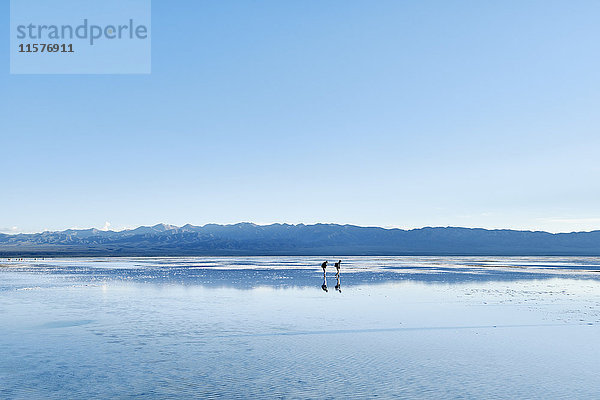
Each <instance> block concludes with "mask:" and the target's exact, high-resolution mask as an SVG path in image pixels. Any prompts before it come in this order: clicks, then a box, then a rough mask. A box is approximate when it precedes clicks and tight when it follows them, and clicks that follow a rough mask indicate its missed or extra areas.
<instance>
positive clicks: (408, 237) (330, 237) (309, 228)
mask: <svg viewBox="0 0 600 400" xmlns="http://www.w3.org/2000/svg"><path fill="white" fill-rule="evenodd" d="M191 255H207V256H225V255H228V256H233V255H331V256H338V255H339V256H342V255H600V231H592V232H572V233H555V234H553V233H548V232H540V231H516V230H507V229H501V230H488V229H481V228H458V227H433V228H432V227H427V228H420V229H410V230H404V229H384V228H379V227H361V226H354V225H337V224H315V225H304V224H299V225H288V224H272V225H256V224H252V223H239V224H233V225H217V224H208V225H204V226H193V225H189V224H188V225H184V226H181V227H177V226H173V225H166V224H158V225H154V226H141V227H139V228H137V229H131V230H124V231H118V232H115V231H104V230H98V229H84V230H74V229H69V230H65V231H60V232H42V233H33V234H18V235H9V234H0V257H19V256H22V257H29V256H37V257H42V256H47V257H51V256H191Z"/></svg>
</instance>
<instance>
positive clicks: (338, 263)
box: [334, 260, 342, 278]
mask: <svg viewBox="0 0 600 400" xmlns="http://www.w3.org/2000/svg"><path fill="white" fill-rule="evenodd" d="M334 265H335V269H336V273H335V276H336V277H337V278H339V277H340V267H341V266H342V260H339V261H338V262H336V263H335V264H334Z"/></svg>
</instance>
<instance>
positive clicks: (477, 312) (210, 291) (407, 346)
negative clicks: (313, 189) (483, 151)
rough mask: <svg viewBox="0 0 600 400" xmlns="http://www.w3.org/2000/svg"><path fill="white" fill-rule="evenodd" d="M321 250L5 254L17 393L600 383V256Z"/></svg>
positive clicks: (3, 379) (560, 388)
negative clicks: (338, 262) (219, 254)
mask: <svg viewBox="0 0 600 400" xmlns="http://www.w3.org/2000/svg"><path fill="white" fill-rule="evenodd" d="M322 259H323V257H241V258H197V257H196V258H135V259H131V258H127V259H109V258H108V259H107V258H104V259H53V260H24V261H20V260H19V261H15V260H10V261H7V260H0V354H2V357H0V398H3V399H4V398H6V399H13V398H15V399H17V398H56V399H59V398H60V399H62V398H133V397H136V398H137V397H142V398H161V399H162V398H182V397H183V398H256V397H261V398H263V397H268V398H373V397H381V398H390V397H401V398H407V397H408V398H411V397H412V398H473V397H476V398H598V397H600V386H599V383H600V363H599V362H598V359H599V356H600V344H599V343H598V338H599V337H600V336H599V335H600V329H599V327H600V272H599V271H600V259H599V258H586V257H574V258H569V257H514V258H513V257H486V258H482V257H378V258H369V259H367V258H361V257H353V258H345V259H344V263H343V264H342V277H341V290H342V291H341V292H338V291H336V290H335V289H334V286H335V283H336V280H335V276H334V272H333V268H328V277H327V283H328V290H329V291H328V292H324V291H323V290H321V284H322V283H323V276H322V271H321V269H320V268H319V265H320V262H321V261H322ZM331 261H334V260H333V259H332V260H331Z"/></svg>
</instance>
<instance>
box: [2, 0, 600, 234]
mask: <svg viewBox="0 0 600 400" xmlns="http://www.w3.org/2000/svg"><path fill="white" fill-rule="evenodd" d="M0 10H1V13H2V18H1V21H0V32H4V35H6V36H5V40H3V41H0V49H1V53H2V54H3V55H4V63H3V64H4V68H3V72H2V73H1V74H0V88H1V90H0V102H1V104H0V115H1V118H0V135H1V142H0V149H1V154H0V168H1V171H2V175H1V181H0V182H1V184H2V195H1V196H0V229H1V230H2V231H4V232H17V231H18V232H32V231H41V230H44V229H50V230H58V229H65V228H69V227H80V228H83V227H98V228H102V227H105V226H108V225H107V222H108V223H110V227H111V228H112V229H123V228H126V227H134V226H137V225H149V224H154V223H158V222H165V223H170V224H176V225H182V224H185V223H192V224H205V223H209V222H216V223H234V222H240V221H251V222H256V223H271V222H288V223H301V222H302V223H315V222H333V223H350V224H357V225H379V226H386V227H392V226H393V227H403V228H412V227H422V226H447V225H454V226H469V227H484V228H514V229H541V230H549V231H553V232H559V231H561V232H564V231H573V230H591V229H600V202H599V201H598V200H599V199H600V185H599V184H598V182H600V165H599V163H598V161H597V159H598V151H599V150H600V113H599V112H598V110H599V109H600V41H599V40H598V38H600V24H599V23H598V15H600V2H598V1H576V2H569V1H502V2H500V1H498V2H475V1H424V2H422V1H376V2H368V1H364V0H363V1H349V0H343V1H342V0H339V1H327V0H325V1H286V2H281V1H256V2H250V1H220V2H208V1H183V0H180V1H175V2H167V1H157V0H155V1H154V2H153V4H152V74H150V75H106V76H103V75H89V76H85V75H64V76H60V75H58V76H57V75H10V74H9V48H8V46H9V44H8V37H7V36H8V34H7V32H8V23H9V7H8V2H5V3H3V4H2V8H1V9H0Z"/></svg>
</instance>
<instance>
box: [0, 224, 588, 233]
mask: <svg viewBox="0 0 600 400" xmlns="http://www.w3.org/2000/svg"><path fill="white" fill-rule="evenodd" d="M244 224H247V225H254V226H260V227H267V226H272V225H288V226H316V225H335V226H351V227H357V228H377V229H384V230H388V231H391V230H401V231H415V230H421V229H447V228H457V229H472V230H485V231H513V232H532V233H535V232H537V233H547V234H550V235H559V234H570V233H590V232H597V231H600V228H598V229H591V230H581V231H564V232H550V231H545V230H540V229H514V228H483V227H468V226H457V225H446V226H442V225H435V226H434V225H426V226H421V227H414V228H401V227H384V226H378V225H358V224H342V223H333V222H317V223H297V224H293V223H287V222H273V223H262V224H261V223H255V222H249V221H240V222H235V223H214V222H209V223H206V224H204V225H193V224H191V223H187V224H184V225H181V226H178V225H172V224H167V223H164V222H160V223H157V224H154V225H139V226H137V227H135V228H123V229H120V230H112V229H102V228H97V227H90V228H67V229H62V230H50V229H44V230H42V231H34V232H31V231H20V232H7V231H5V230H3V231H0V235H10V236H16V235H36V234H41V233H61V232H66V231H90V230H96V231H99V232H112V233H120V232H127V231H134V230H136V229H139V228H155V227H159V226H163V227H169V228H170V229H167V230H171V229H181V228H183V227H186V226H191V227H194V228H204V227H206V226H209V225H217V226H236V225H244ZM15 228H16V227H15Z"/></svg>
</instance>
